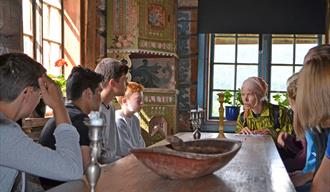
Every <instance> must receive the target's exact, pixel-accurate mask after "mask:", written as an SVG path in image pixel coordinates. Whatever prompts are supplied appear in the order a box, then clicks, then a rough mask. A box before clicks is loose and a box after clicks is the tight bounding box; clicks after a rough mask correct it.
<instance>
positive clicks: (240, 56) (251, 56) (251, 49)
mask: <svg viewBox="0 0 330 192" xmlns="http://www.w3.org/2000/svg"><path fill="white" fill-rule="evenodd" d="M238 43H239V44H238V46H237V62H238V63H258V47H259V45H258V39H256V38H249V39H248V38H240V39H238Z"/></svg>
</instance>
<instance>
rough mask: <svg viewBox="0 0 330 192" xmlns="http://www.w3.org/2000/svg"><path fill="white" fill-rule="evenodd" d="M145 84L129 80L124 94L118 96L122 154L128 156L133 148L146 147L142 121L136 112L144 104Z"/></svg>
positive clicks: (117, 115)
mask: <svg viewBox="0 0 330 192" xmlns="http://www.w3.org/2000/svg"><path fill="white" fill-rule="evenodd" d="M142 91H143V86H142V85H141V84H138V83H135V82H129V83H128V84H127V89H126V91H125V95H124V96H119V97H117V100H118V102H119V104H120V105H121V109H120V110H117V111H116V124H117V127H118V133H119V137H118V138H119V143H120V152H119V155H120V156H126V155H128V154H129V153H130V150H131V149H134V148H139V147H145V143H144V140H143V138H142V136H141V128H140V121H139V119H138V118H137V117H136V116H135V115H134V113H136V112H139V111H140V110H141V107H142V104H143V93H142Z"/></svg>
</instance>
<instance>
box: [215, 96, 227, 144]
mask: <svg viewBox="0 0 330 192" xmlns="http://www.w3.org/2000/svg"><path fill="white" fill-rule="evenodd" d="M217 95H218V101H219V104H220V107H219V135H218V138H225V134H224V130H225V120H224V119H225V118H224V107H223V102H224V98H225V95H224V93H222V92H220V93H218V94H217Z"/></svg>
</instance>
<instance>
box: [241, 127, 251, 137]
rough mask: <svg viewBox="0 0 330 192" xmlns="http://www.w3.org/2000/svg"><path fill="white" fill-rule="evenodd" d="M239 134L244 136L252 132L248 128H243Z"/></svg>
mask: <svg viewBox="0 0 330 192" xmlns="http://www.w3.org/2000/svg"><path fill="white" fill-rule="evenodd" d="M239 133H240V134H245V135H249V134H253V132H252V131H251V130H250V129H249V128H248V127H244V128H243V129H242V130H241V131H240V132H239Z"/></svg>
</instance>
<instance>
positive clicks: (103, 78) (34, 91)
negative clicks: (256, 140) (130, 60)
mask: <svg viewBox="0 0 330 192" xmlns="http://www.w3.org/2000/svg"><path fill="white" fill-rule="evenodd" d="M127 72H128V67H127V66H126V65H125V64H123V63H121V62H120V61H118V60H115V59H111V58H105V59H103V60H101V61H100V62H99V63H98V65H97V67H96V69H95V71H91V70H89V69H86V68H83V67H74V68H73V69H72V71H71V74H70V75H69V77H68V79H67V82H66V86H67V87H66V95H67V100H68V101H69V102H68V103H67V104H66V105H64V103H63V99H62V94H61V92H60V90H59V87H58V86H57V85H56V84H55V83H54V81H53V80H51V79H50V78H49V77H48V76H47V75H46V70H45V69H44V67H43V66H42V65H41V64H40V63H38V62H36V61H34V60H33V59H31V58H30V57H28V56H27V55H25V54H22V53H9V54H4V55H1V56H0V90H1V91H0V191H18V190H20V191H25V189H26V185H25V183H26V182H25V181H26V173H28V174H32V175H36V176H39V177H40V180H41V183H42V185H43V187H44V188H45V189H48V188H50V187H53V186H55V185H58V184H59V183H60V182H63V181H68V180H75V179H80V178H82V176H83V173H84V170H86V168H87V166H88V164H89V162H90V148H89V143H90V141H89V137H88V128H87V126H86V125H85V124H84V123H83V121H84V119H85V118H87V117H88V116H87V115H88V114H89V113H90V112H91V111H100V112H101V113H103V116H104V117H105V127H104V129H103V133H102V150H101V158H100V161H101V163H105V164H107V163H112V162H114V161H116V160H117V159H119V158H121V157H123V156H126V155H127V154H129V152H130V150H131V149H132V148H136V147H145V143H144V141H143V138H142V137H141V130H140V126H139V120H138V118H137V117H136V116H134V113H135V112H138V111H140V109H141V105H142V103H143V95H142V92H143V86H142V85H140V84H138V83H134V82H127V78H126V74H127ZM329 82H330V46H329V45H322V46H317V47H315V48H312V49H310V51H309V52H308V53H307V55H306V57H305V60H304V67H303V68H302V70H301V71H300V72H299V74H294V75H293V76H292V77H291V78H290V79H289V80H288V95H289V102H290V105H291V108H292V110H293V115H290V113H289V112H288V110H286V109H285V108H283V107H280V106H277V105H272V104H270V103H269V102H268V101H267V99H266V98H267V93H268V86H267V84H266V82H265V81H263V80H262V79H261V78H259V77H250V78H248V79H247V80H245V81H244V83H243V85H242V89H241V90H242V100H243V103H244V112H243V113H242V114H240V116H239V118H238V119H237V132H238V133H242V134H269V135H271V136H272V137H273V139H274V141H276V143H277V145H278V149H279V151H280V154H281V157H282V158H283V160H284V163H285V164H286V167H287V168H288V170H289V168H290V167H291V168H292V169H290V170H289V172H291V173H290V174H291V178H292V181H293V183H294V184H295V186H296V189H297V190H299V191H309V190H310V189H311V190H312V191H330V187H329V183H330V174H329V173H330V172H329V170H330V138H329V137H330V131H328V130H329V128H330V107H329V106H330V83H329ZM41 97H42V99H43V101H44V103H45V104H46V105H48V106H49V107H50V108H52V109H53V114H54V117H53V118H51V119H50V120H49V121H48V122H47V123H46V125H45V127H44V128H43V130H42V132H41V135H40V144H38V143H36V142H34V141H33V140H32V139H30V138H29V137H28V136H27V135H26V134H24V132H23V131H22V129H21V127H20V126H19V124H17V123H16V122H17V121H18V120H20V119H22V118H26V117H28V116H29V115H30V114H31V113H32V112H33V110H34V109H35V107H36V106H37V105H38V103H39V101H40V98H41ZM115 98H117V100H118V102H119V104H120V105H121V109H120V110H118V111H115V109H114V107H113V106H112V105H111V104H110V103H111V101H112V100H113V99H115ZM291 116H293V117H291ZM288 141H291V142H288ZM283 149H285V150H283ZM281 151H282V152H281ZM283 154H284V155H283ZM288 154H293V156H292V157H289V158H287V159H285V157H286V156H287V155H288ZM290 161H291V163H289V162H290ZM299 162H300V164H299ZM301 162H302V163H301ZM290 165H291V166H290ZM292 165H295V166H296V167H292ZM297 171H298V172H297Z"/></svg>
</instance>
